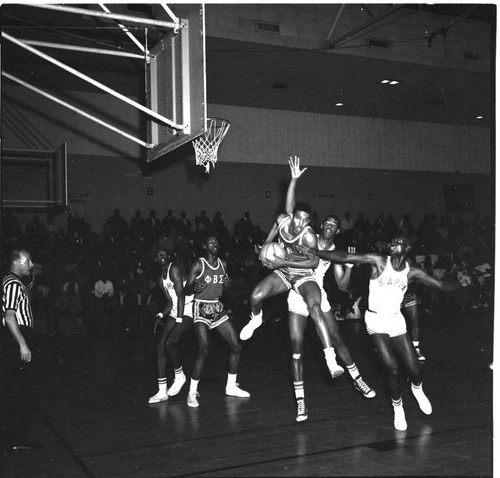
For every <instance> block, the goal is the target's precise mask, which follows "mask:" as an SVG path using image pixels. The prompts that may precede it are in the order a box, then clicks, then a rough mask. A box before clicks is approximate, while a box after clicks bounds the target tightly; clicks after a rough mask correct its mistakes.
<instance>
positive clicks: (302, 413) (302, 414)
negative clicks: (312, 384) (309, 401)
mask: <svg viewBox="0 0 500 478" xmlns="http://www.w3.org/2000/svg"><path fill="white" fill-rule="evenodd" d="M295 420H296V421H297V422H303V421H304V420H307V407H306V401H305V399H303V398H299V399H297V416H296V417H295Z"/></svg>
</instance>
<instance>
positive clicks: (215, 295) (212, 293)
mask: <svg viewBox="0 0 500 478" xmlns="http://www.w3.org/2000/svg"><path fill="white" fill-rule="evenodd" d="M200 261H201V264H202V265H203V270H202V271H201V273H200V274H199V275H198V276H197V277H196V280H197V281H201V282H204V283H205V284H207V286H206V287H205V288H204V289H203V290H202V291H201V292H199V293H198V294H195V296H194V298H195V299H196V300H217V299H219V298H220V296H221V295H222V289H223V287H224V277H225V276H226V271H225V270H224V266H223V265H222V261H221V260H220V259H219V258H217V267H212V266H211V265H210V264H209V263H208V262H207V260H206V259H205V258H203V257H201V258H200Z"/></svg>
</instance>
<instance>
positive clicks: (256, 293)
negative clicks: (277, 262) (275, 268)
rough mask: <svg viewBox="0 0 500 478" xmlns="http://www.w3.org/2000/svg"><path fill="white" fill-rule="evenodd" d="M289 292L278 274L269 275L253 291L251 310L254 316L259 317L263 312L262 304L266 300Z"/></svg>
mask: <svg viewBox="0 0 500 478" xmlns="http://www.w3.org/2000/svg"><path fill="white" fill-rule="evenodd" d="M287 290H288V286H287V285H286V284H285V283H284V282H283V280H282V279H281V278H280V277H279V276H278V275H277V274H273V273H271V274H269V275H268V276H266V277H264V278H263V279H262V280H261V281H260V282H259V283H258V284H257V285H256V286H255V287H254V288H253V290H252V293H251V294H250V308H251V310H252V314H253V315H254V316H255V315H258V314H260V313H261V312H262V304H263V302H264V300H265V299H267V298H269V297H272V296H274V295H278V294H281V293H282V292H285V291H287Z"/></svg>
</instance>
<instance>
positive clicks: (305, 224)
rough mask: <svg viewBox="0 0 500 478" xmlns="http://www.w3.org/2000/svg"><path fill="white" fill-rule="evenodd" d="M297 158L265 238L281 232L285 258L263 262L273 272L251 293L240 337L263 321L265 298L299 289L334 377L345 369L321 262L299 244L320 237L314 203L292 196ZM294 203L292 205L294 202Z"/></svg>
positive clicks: (314, 242)
mask: <svg viewBox="0 0 500 478" xmlns="http://www.w3.org/2000/svg"><path fill="white" fill-rule="evenodd" d="M296 161H298V158H297V157H296V156H295V158H292V157H291V158H290V160H289V166H290V172H291V179H290V186H289V187H288V192H287V200H286V212H284V213H281V214H279V215H278V217H277V219H276V222H275V223H274V225H273V227H272V229H271V231H270V232H269V234H268V236H267V239H266V241H265V242H270V241H271V240H272V239H273V238H274V237H276V235H278V242H279V243H280V244H281V245H282V246H283V247H284V249H285V251H286V257H285V259H281V258H278V257H277V258H276V260H275V261H274V262H269V261H267V260H265V259H263V260H262V263H263V265H264V266H265V267H267V268H268V269H271V270H272V272H271V273H270V274H268V275H267V276H266V277H264V278H263V279H262V280H261V281H260V282H259V283H258V284H257V285H256V286H255V287H254V289H253V290H252V293H251V295H250V307H251V314H250V321H249V322H248V323H247V324H246V325H245V326H244V327H243V329H242V330H241V332H240V339H241V340H248V339H249V338H250V337H252V335H253V333H254V331H255V330H256V329H257V328H258V327H260V325H261V324H262V316H263V314H262V304H263V302H264V300H265V299H267V298H269V297H272V296H274V295H278V294H281V293H283V292H286V291H289V290H290V289H292V288H293V289H294V290H296V291H297V292H298V293H299V294H300V295H301V296H302V297H303V298H304V300H305V302H306V304H307V308H308V310H309V313H310V315H311V318H312V320H313V321H314V324H315V326H316V330H317V332H318V335H319V338H320V341H321V343H322V345H323V351H324V354H325V360H326V364H327V366H328V369H329V371H330V374H331V375H332V377H333V378H335V377H338V376H339V375H341V374H342V373H343V372H344V369H343V368H342V367H341V366H340V365H339V364H338V363H337V361H336V359H335V350H334V348H333V347H332V341H331V339H330V334H329V331H328V327H327V325H326V320H325V318H324V316H323V312H322V311H321V291H320V288H319V285H318V283H317V282H316V279H315V275H314V270H315V269H316V267H317V266H318V264H319V259H318V258H317V257H313V256H311V257H307V256H305V255H304V254H303V253H302V252H301V251H300V250H299V247H300V246H306V247H311V248H316V247H317V245H318V239H317V237H316V234H315V232H314V231H313V230H312V229H311V227H310V226H309V220H310V218H311V207H310V206H309V205H308V204H306V203H303V202H299V203H297V204H295V201H290V200H289V198H288V197H289V195H293V196H294V197H295V187H296V183H297V179H298V177H299V176H297V175H296V168H294V164H295V162H296ZM292 203H293V204H294V205H293V207H290V205H291V204H292Z"/></svg>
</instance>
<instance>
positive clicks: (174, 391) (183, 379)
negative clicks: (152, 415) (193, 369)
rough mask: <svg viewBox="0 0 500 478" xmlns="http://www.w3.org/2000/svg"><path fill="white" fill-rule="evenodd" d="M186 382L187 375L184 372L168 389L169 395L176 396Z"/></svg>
mask: <svg viewBox="0 0 500 478" xmlns="http://www.w3.org/2000/svg"><path fill="white" fill-rule="evenodd" d="M185 383H186V376H185V375H184V374H182V375H181V376H180V377H179V378H177V377H176V378H175V380H174V383H173V384H172V386H171V387H170V388H169V389H168V390H167V395H168V396H169V397H175V395H177V394H178V393H179V392H180V391H181V388H182V387H183V386H184V384H185Z"/></svg>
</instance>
